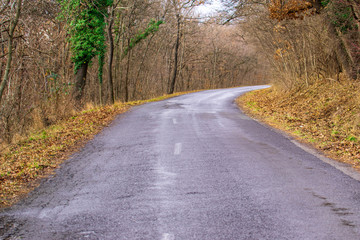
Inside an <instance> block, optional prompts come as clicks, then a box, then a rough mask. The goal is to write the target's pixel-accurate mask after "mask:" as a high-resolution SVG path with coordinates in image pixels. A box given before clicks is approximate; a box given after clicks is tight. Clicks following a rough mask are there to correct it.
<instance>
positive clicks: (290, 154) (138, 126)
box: [0, 87, 360, 240]
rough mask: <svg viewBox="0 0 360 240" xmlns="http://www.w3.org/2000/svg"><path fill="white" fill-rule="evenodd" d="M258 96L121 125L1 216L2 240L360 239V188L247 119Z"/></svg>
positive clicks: (225, 93)
mask: <svg viewBox="0 0 360 240" xmlns="http://www.w3.org/2000/svg"><path fill="white" fill-rule="evenodd" d="M257 88H261V87H245V88H234V89H223V90H210V91H204V92H199V93H193V94H189V95H184V96H180V97H176V98H172V99H169V100H166V101H161V102H155V103H150V104H146V105H142V106H138V107H135V108H133V109H132V110H131V111H130V112H128V113H126V114H123V115H120V116H119V117H118V118H117V119H116V120H115V121H114V122H113V124H112V125H111V126H109V127H108V128H106V129H105V130H104V131H103V132H102V133H101V134H99V135H98V136H96V137H95V138H94V139H93V140H92V141H90V142H89V143H88V144H87V145H86V146H85V147H84V149H83V150H82V151H80V152H78V153H77V154H75V155H73V156H72V157H71V159H69V160H68V161H67V162H66V163H64V164H63V165H62V168H61V169H59V170H58V171H57V174H56V175H55V176H54V177H51V178H49V179H47V180H44V181H43V183H42V184H41V186H40V187H39V188H37V189H36V190H35V191H33V192H32V193H31V194H30V196H29V197H28V198H27V199H25V200H23V201H21V202H20V203H19V204H17V205H15V206H14V207H12V208H10V209H6V210H4V211H2V212H0V239H151V240H153V239H155V240H156V239H158V240H174V239H184V240H190V239H210V240H216V239H224V240H225V239H226V240H229V239H326V240H329V239H347V240H349V239H360V182H359V181H358V180H355V179H354V178H352V177H350V176H348V175H346V174H344V173H343V172H342V171H340V170H338V169H337V168H335V167H333V166H331V165H329V164H327V163H325V162H323V161H322V160H320V159H319V158H318V157H316V156H314V155H312V154H310V153H308V152H306V151H304V150H303V149H302V148H300V147H298V146H297V145H296V144H294V141H291V139H289V138H288V137H285V136H284V135H282V134H280V133H278V132H277V131H274V130H272V129H270V128H269V127H265V126H263V125H262V124H259V123H258V122H256V121H254V120H252V119H250V118H249V117H247V116H245V115H244V114H243V113H241V112H240V111H239V110H238V109H237V107H236V105H235V104H234V102H233V101H234V99H235V97H236V96H238V95H240V94H241V93H243V92H245V91H249V90H253V89H257ZM345 169H346V167H345ZM349 171H350V172H351V170H349ZM353 176H355V178H356V177H359V175H356V174H355V173H353ZM358 179H360V178H358Z"/></svg>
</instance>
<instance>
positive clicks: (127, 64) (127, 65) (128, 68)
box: [125, 39, 131, 102]
mask: <svg viewBox="0 0 360 240" xmlns="http://www.w3.org/2000/svg"><path fill="white" fill-rule="evenodd" d="M129 45H130V39H129V40H128V46H129ZM127 54H128V58H127V63H126V75H125V102H128V101H129V71H130V55H131V50H129V52H128V53H127Z"/></svg>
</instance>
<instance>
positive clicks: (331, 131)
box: [237, 81, 360, 170]
mask: <svg viewBox="0 0 360 240" xmlns="http://www.w3.org/2000/svg"><path fill="white" fill-rule="evenodd" d="M359 102H360V84H359V83H357V82H352V81H351V82H350V81H341V82H335V81H333V82H329V81H319V82H317V83H316V84H314V85H312V86H310V87H308V88H306V89H302V90H294V91H290V92H283V91H280V90H279V89H278V88H276V87H272V88H270V89H265V90H260V91H255V92H251V93H248V94H246V95H244V96H242V97H240V98H238V99H237V103H238V105H239V106H240V107H241V108H242V109H243V110H244V111H246V112H247V113H248V114H250V115H252V116H254V117H256V118H259V119H260V120H262V121H264V122H266V123H267V124H269V125H271V126H273V127H276V128H279V129H281V130H284V131H285V132H287V133H289V134H290V135H292V136H295V137H296V138H297V139H299V140H300V141H302V142H305V143H308V144H311V145H312V146H314V147H315V148H317V149H319V150H321V151H323V152H324V153H325V155H327V156H328V157H331V158H333V159H336V160H339V161H341V162H345V163H349V164H351V165H352V166H353V167H355V168H356V169H358V170H360V144H359V141H360V106H359Z"/></svg>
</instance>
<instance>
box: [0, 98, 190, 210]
mask: <svg viewBox="0 0 360 240" xmlns="http://www.w3.org/2000/svg"><path fill="white" fill-rule="evenodd" d="M186 93H189V92H186ZM181 94H185V92H183V93H175V94H172V95H164V96H161V97H157V98H154V99H150V100H144V101H134V102H128V103H116V104H114V105H111V106H104V107H94V106H90V105H89V106H87V108H86V109H87V110H85V111H82V112H79V113H76V114H74V115H73V116H72V117H70V118H68V119H65V120H62V121H59V122H58V123H56V124H55V125H52V126H49V127H47V128H44V129H42V130H40V131H37V132H36V133H34V134H31V135H30V136H28V137H26V138H24V137H23V138H22V140H19V141H18V142H17V143H14V144H11V145H8V146H7V147H6V148H3V149H2V151H1V152H0V208H1V207H7V206H10V205H11V204H13V203H15V202H16V201H17V200H19V199H20V198H21V197H22V196H24V195H25V194H27V193H28V192H29V191H31V190H32V189H33V188H34V187H36V186H37V185H38V183H39V180H40V179H41V178H44V177H46V176H49V174H53V172H54V169H56V168H57V167H59V165H60V164H61V163H62V162H63V161H64V160H65V159H67V158H68V157H69V156H70V154H72V153H74V152H75V151H77V150H78V149H79V148H80V147H82V146H83V145H84V143H85V142H86V141H88V140H90V139H91V138H93V137H94V136H95V135H96V134H97V133H99V132H100V131H101V129H103V127H104V126H107V125H108V124H109V123H111V121H112V120H113V119H114V118H115V117H116V116H117V115H118V114H120V113H123V112H126V111H127V110H128V109H129V108H130V107H131V106H134V105H139V104H143V103H147V102H153V101H160V100H164V99H167V98H170V97H174V96H178V95H181Z"/></svg>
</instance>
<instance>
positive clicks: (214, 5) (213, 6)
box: [195, 0, 222, 17]
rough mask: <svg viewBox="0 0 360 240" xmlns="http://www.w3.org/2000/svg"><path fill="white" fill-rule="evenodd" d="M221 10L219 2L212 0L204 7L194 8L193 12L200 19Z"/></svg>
mask: <svg viewBox="0 0 360 240" xmlns="http://www.w3.org/2000/svg"><path fill="white" fill-rule="evenodd" d="M221 8H222V4H221V2H220V1H218V0H212V1H209V2H208V3H206V4H204V5H201V6H198V7H196V9H195V12H196V13H198V14H200V15H201V16H202V17H205V16H209V15H214V14H216V10H220V9H221Z"/></svg>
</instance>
